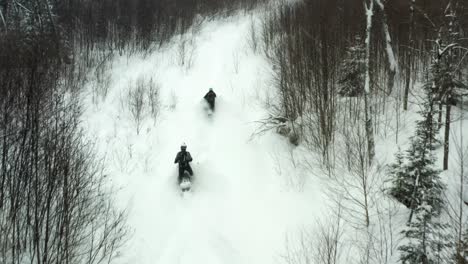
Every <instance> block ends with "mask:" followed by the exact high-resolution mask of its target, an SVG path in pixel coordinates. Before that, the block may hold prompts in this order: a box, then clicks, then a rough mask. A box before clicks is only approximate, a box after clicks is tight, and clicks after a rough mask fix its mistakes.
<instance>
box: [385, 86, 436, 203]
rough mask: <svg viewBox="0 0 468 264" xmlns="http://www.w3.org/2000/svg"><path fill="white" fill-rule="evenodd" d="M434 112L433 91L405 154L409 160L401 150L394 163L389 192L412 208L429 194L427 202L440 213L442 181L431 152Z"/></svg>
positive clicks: (433, 135) (434, 131)
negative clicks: (403, 155) (404, 160)
mask: <svg viewBox="0 0 468 264" xmlns="http://www.w3.org/2000/svg"><path fill="white" fill-rule="evenodd" d="M435 112H436V111H435V110H434V107H433V103H432V93H431V92H430V91H429V92H427V96H426V100H425V102H424V103H423V110H421V111H420V112H419V113H420V114H421V116H422V117H423V119H422V120H420V121H418V122H417V126H416V134H415V136H413V137H412V138H411V145H410V148H409V149H408V150H407V151H406V153H405V157H404V159H406V162H403V157H402V155H401V153H400V154H398V153H397V156H396V159H397V160H396V163H394V164H392V165H391V169H390V175H391V177H392V182H393V185H392V187H391V189H390V194H391V195H392V196H393V197H395V198H396V199H397V200H398V201H400V202H401V203H403V204H404V205H405V206H407V207H409V208H411V209H415V208H416V207H417V206H420V205H421V204H422V202H423V199H422V197H423V195H426V196H427V197H426V203H427V204H428V205H429V206H432V207H433V209H434V210H435V212H440V209H441V206H442V199H441V197H440V196H441V193H442V190H443V184H442V183H441V181H440V177H439V171H438V170H436V169H434V163H435V158H434V155H433V153H432V151H433V150H434V142H435V135H436V133H437V131H438V128H437V124H436V122H434V113H435Z"/></svg>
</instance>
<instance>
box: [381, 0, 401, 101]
mask: <svg viewBox="0 0 468 264" xmlns="http://www.w3.org/2000/svg"><path fill="white" fill-rule="evenodd" d="M386 2H387V0H375V3H376V4H377V7H378V8H379V10H380V12H381V13H382V30H383V33H384V37H385V52H386V53H387V59H388V65H389V70H390V72H389V76H388V82H387V86H388V87H387V94H391V93H392V92H393V91H394V90H395V89H394V88H395V83H396V77H397V72H398V64H397V61H396V57H395V53H394V52H393V47H392V37H391V35H390V31H389V29H388V19H387V14H386V13H385V3H386Z"/></svg>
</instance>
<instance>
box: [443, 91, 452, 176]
mask: <svg viewBox="0 0 468 264" xmlns="http://www.w3.org/2000/svg"><path fill="white" fill-rule="evenodd" d="M450 100H451V98H450V97H448V98H447V103H446V106H445V133H444V134H445V135H444V170H447V169H448V158H449V143H450V112H451V111H450V110H451V109H452V105H451V104H450Z"/></svg>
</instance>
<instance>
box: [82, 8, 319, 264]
mask: <svg viewBox="0 0 468 264" xmlns="http://www.w3.org/2000/svg"><path fill="white" fill-rule="evenodd" d="M255 21H256V20H254V19H253V18H252V17H251V16H250V15H248V14H242V15H238V16H234V17H231V18H229V19H225V20H222V21H219V20H217V21H211V22H204V23H203V24H202V27H201V31H200V32H195V33H194V34H186V35H184V36H179V37H176V38H175V39H174V41H173V43H171V44H170V45H168V46H167V48H164V49H162V50H159V51H156V52H154V53H152V54H150V55H149V56H146V57H142V56H122V57H120V58H118V59H115V60H114V61H113V62H112V64H111V65H110V68H111V72H110V74H111V75H110V80H111V87H110V92H109V95H108V96H107V97H106V99H105V100H104V101H102V102H99V103H97V104H93V103H92V102H91V98H90V96H88V98H87V99H86V101H87V107H86V109H87V110H86V112H85V114H84V117H83V120H84V121H85V127H86V130H87V131H88V132H89V135H90V137H91V138H92V139H94V140H96V142H97V145H98V150H99V152H100V155H101V156H102V157H104V158H105V166H106V174H107V175H109V178H110V179H111V180H112V183H113V184H114V185H115V186H117V187H118V188H119V191H118V192H117V195H118V202H119V204H120V205H121V206H124V207H126V208H128V210H129V224H130V227H131V229H132V231H133V236H132V238H131V240H130V241H129V248H124V249H123V250H122V252H121V254H122V259H121V261H122V263H132V264H139V263H141V264H144V263H162V264H171V263H191V264H195V263H203V264H212V263H213V264H214V263H223V264H228V263H232V264H240V263H256V264H260V263H274V262H275V260H277V259H278V258H280V255H281V251H282V250H283V249H284V241H285V237H286V236H287V235H288V234H290V233H294V232H295V231H297V230H298V229H301V228H303V227H304V226H307V225H308V224H310V223H313V222H314V219H315V215H321V213H320V212H321V210H322V208H324V201H323V198H322V196H321V191H320V188H321V187H320V184H319V183H318V182H317V181H313V180H312V179H308V178H306V177H305V176H304V175H305V171H304V169H303V168H301V167H300V166H297V164H296V166H293V164H292V163H291V156H290V155H291V153H293V152H292V149H291V148H292V147H291V146H290V144H288V143H287V141H286V140H285V139H283V138H281V137H280V136H278V135H275V134H274V133H267V134H265V135H264V136H262V137H256V138H254V139H252V138H251V136H252V134H253V133H254V132H255V130H256V128H257V124H256V123H255V122H254V121H256V120H258V119H260V118H262V117H264V116H265V114H266V110H265V108H264V104H263V102H264V101H265V100H267V98H268V96H270V95H269V94H268V93H269V91H271V88H270V87H269V84H270V81H269V79H268V77H269V76H270V74H269V67H270V66H269V65H268V64H267V63H266V62H265V61H264V59H263V58H262V56H261V55H259V54H256V53H254V52H253V51H252V49H251V48H250V45H249V36H250V28H251V25H252V24H251V23H252V22H255ZM190 39H192V40H193V44H194V45H193V49H194V50H193V51H194V53H193V61H192V65H191V67H187V66H186V65H184V66H181V65H180V63H179V61H180V60H179V59H180V57H179V55H178V51H179V50H180V48H181V47H182V46H181V43H183V42H184V40H190ZM186 43H188V42H187V41H186ZM188 50H190V48H189V49H188ZM188 54H190V52H188ZM187 57H188V56H187ZM139 76H145V78H153V79H154V80H155V81H156V82H158V83H159V84H160V85H161V103H162V109H161V114H160V117H159V118H158V120H157V121H156V123H155V122H154V120H153V119H152V118H150V117H149V116H147V118H146V119H145V122H144V124H143V129H142V131H141V132H140V134H139V135H137V134H136V129H135V125H134V123H133V122H132V120H131V118H130V115H129V113H128V109H127V107H126V105H125V98H126V96H127V92H128V89H129V88H128V87H129V83H132V82H134V81H135V79H137V78H138V77H139ZM209 87H213V88H214V90H215V92H216V93H217V94H218V98H217V105H216V107H217V108H216V112H215V114H214V116H213V117H212V118H208V117H207V116H206V114H205V113H204V112H203V103H202V100H201V98H202V97H203V96H204V94H205V93H206V92H207V91H208V88H209ZM174 104H176V107H175V108H171V105H174ZM181 142H186V143H187V145H188V151H190V152H191V154H192V156H193V158H194V161H193V163H192V167H193V170H194V172H195V178H194V185H193V190H192V193H190V195H189V197H182V196H181V193H180V191H179V189H178V187H177V185H176V175H177V172H176V165H175V164H173V160H174V157H175V155H176V152H177V151H178V150H179V146H180V143H181Z"/></svg>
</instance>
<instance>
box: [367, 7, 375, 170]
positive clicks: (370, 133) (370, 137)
mask: <svg viewBox="0 0 468 264" xmlns="http://www.w3.org/2000/svg"><path fill="white" fill-rule="evenodd" d="M364 6H365V11H366V18H367V19H366V20H367V23H366V24H367V26H366V80H365V86H364V90H365V91H364V108H365V127H366V136H367V151H368V152H367V154H368V158H369V164H372V160H373V159H374V156H375V141H374V126H373V122H372V106H371V103H372V100H371V98H372V92H371V88H370V47H371V33H372V16H373V15H374V13H373V10H374V0H371V1H370V2H369V4H368V3H367V1H366V0H364ZM369 97H370V98H369ZM369 101H370V102H369Z"/></svg>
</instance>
